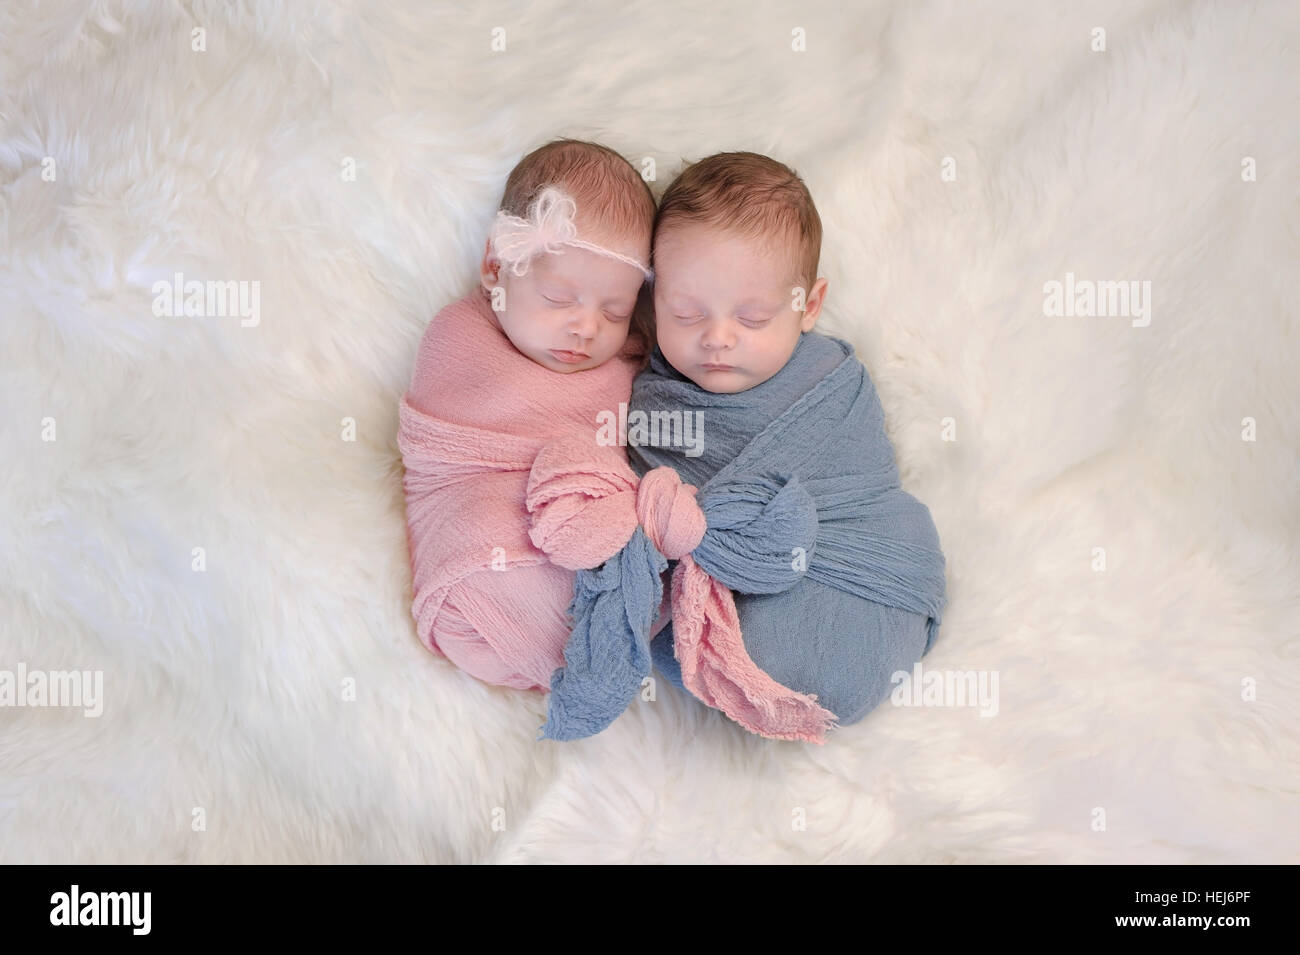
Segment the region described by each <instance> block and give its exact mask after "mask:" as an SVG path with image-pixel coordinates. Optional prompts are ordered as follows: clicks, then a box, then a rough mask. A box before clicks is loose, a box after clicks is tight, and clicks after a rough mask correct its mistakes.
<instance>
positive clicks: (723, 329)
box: [700, 320, 735, 350]
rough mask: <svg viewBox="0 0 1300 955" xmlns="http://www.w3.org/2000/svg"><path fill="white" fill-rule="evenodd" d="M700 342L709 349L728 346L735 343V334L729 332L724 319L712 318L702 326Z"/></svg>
mask: <svg viewBox="0 0 1300 955" xmlns="http://www.w3.org/2000/svg"><path fill="white" fill-rule="evenodd" d="M700 343H701V344H702V345H703V346H704V347H705V348H708V349H710V350H714V349H718V348H730V347H731V346H732V345H733V344H735V335H734V334H733V333H732V332H731V329H730V326H729V325H728V324H727V322H726V321H723V320H714V321H711V322H709V323H708V324H707V325H706V326H705V327H704V334H703V337H701V339H700Z"/></svg>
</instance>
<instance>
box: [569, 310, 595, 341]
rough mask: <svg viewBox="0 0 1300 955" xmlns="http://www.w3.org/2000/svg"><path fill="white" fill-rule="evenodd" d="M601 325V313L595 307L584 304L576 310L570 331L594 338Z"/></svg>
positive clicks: (581, 336) (579, 335) (570, 323)
mask: <svg viewBox="0 0 1300 955" xmlns="http://www.w3.org/2000/svg"><path fill="white" fill-rule="evenodd" d="M599 327H600V314H599V313H598V312H597V310H596V309H595V308H592V307H588V306H582V307H579V308H577V309H575V310H574V314H573V318H572V320H571V321H570V322H569V331H571V332H572V333H573V334H575V335H577V336H578V337H580V338H594V337H595V335H596V329H597V328H599Z"/></svg>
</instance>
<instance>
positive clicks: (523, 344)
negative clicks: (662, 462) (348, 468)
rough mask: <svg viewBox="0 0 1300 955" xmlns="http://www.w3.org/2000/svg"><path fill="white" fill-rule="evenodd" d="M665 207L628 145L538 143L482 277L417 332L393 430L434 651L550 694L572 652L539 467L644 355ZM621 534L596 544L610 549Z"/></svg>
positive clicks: (421, 610) (415, 611)
mask: <svg viewBox="0 0 1300 955" xmlns="http://www.w3.org/2000/svg"><path fill="white" fill-rule="evenodd" d="M654 214H655V203H654V197H653V196H652V194H651V193H650V190H649V188H648V187H647V186H646V184H645V182H644V181H643V180H642V179H641V177H640V175H639V174H638V173H637V172H636V170H635V169H634V168H633V167H632V166H631V165H630V164H629V163H628V162H627V161H626V160H625V159H623V157H621V156H619V155H618V154H617V153H615V152H613V151H611V150H609V149H607V148H605V147H603V146H599V145H597V144H594V143H584V142H577V141H573V140H560V141H557V142H553V143H550V144H548V145H546V146H543V147H541V148H540V149H537V150H535V151H534V152H532V153H530V154H529V155H527V156H525V157H524V158H523V159H522V160H521V161H520V162H519V164H518V165H517V166H516V167H515V168H514V170H513V171H512V172H511V174H510V177H509V179H508V180H507V183H506V188H505V195H504V197H503V199H502V202H501V210H500V212H499V213H498V216H497V221H496V224H495V226H494V228H493V232H492V235H491V237H489V239H488V241H487V245H486V248H485V251H484V255H483V259H482V263H481V267H480V276H479V279H480V284H479V287H477V288H476V289H475V290H474V292H472V293H471V294H470V295H468V296H466V297H465V298H463V299H461V300H460V301H458V302H456V303H454V304H452V305H449V306H447V307H446V308H444V309H443V310H442V311H440V312H439V313H438V314H437V315H436V316H434V318H433V320H432V321H431V322H430V323H429V326H428V329H427V330H426V332H425V335H424V338H423V340H422V342H421V344H420V350H419V356H418V358H417V359H416V365H415V373H414V376H413V378H412V381H411V387H410V389H409V391H408V392H407V394H406V396H405V397H404V398H403V400H402V405H401V429H400V431H399V434H398V445H399V447H400V448H401V451H402V458H403V463H404V465H405V468H406V475H405V478H404V488H405V491H406V505H407V525H408V542H409V547H410V557H411V567H412V578H413V603H412V615H413V616H414V618H415V621H416V629H417V632H418V633H419V636H420V639H421V640H422V641H423V643H424V644H425V646H426V647H427V648H428V649H430V650H432V651H434V652H436V653H441V654H443V655H445V656H446V657H447V658H448V659H449V660H451V661H452V662H453V663H455V664H456V665H457V666H458V667H460V668H461V669H463V670H465V671H466V672H468V673H470V674H472V675H473V676H475V677H477V678H478V679H480V680H482V681H484V682H486V683H491V684H497V685H501V686H509V687H516V688H519V689H539V690H544V691H545V690H549V689H550V680H551V675H552V673H553V672H554V671H555V669H556V668H557V667H561V666H563V665H564V648H565V643H566V641H567V640H568V638H569V633H570V623H569V620H568V619H567V609H568V606H569V603H570V601H571V600H572V599H573V585H574V571H573V570H569V569H566V568H564V567H561V566H559V565H557V564H555V563H552V562H551V561H550V560H549V559H548V558H547V556H546V555H545V554H544V553H542V552H541V551H540V550H538V549H537V547H535V546H534V544H533V542H532V539H531V537H530V534H529V530H530V515H529V512H528V509H527V507H526V505H525V496H526V493H527V487H528V481H529V475H530V472H531V469H532V467H533V464H534V463H535V461H536V460H537V457H538V454H539V452H541V451H542V450H543V448H545V447H547V446H548V445H550V444H552V443H554V442H556V441H563V440H566V439H577V440H580V441H586V442H590V443H591V444H593V445H594V444H595V441H596V438H595V433H596V422H597V420H598V415H599V414H600V413H601V412H608V411H611V410H613V409H617V408H618V407H619V403H620V402H626V401H627V400H628V398H629V396H630V394H631V387H632V379H633V377H634V376H635V375H636V373H637V372H638V371H639V370H640V369H641V368H642V367H644V364H645V359H646V358H647V357H648V348H649V346H648V344H647V342H648V341H649V336H648V334H646V332H645V331H644V330H643V329H641V328H640V327H634V326H638V324H639V322H641V321H642V320H643V316H646V313H645V312H643V311H642V309H640V308H638V307H637V303H638V296H639V294H640V292H641V290H642V287H643V285H644V283H645V282H646V281H647V280H648V279H649V278H650V277H651V272H650V269H649V267H648V265H647V263H648V262H649V256H650V236H651V228H652V225H653V221H654ZM646 317H648V316H646ZM620 451H621V449H620ZM591 533H592V535H593V538H599V537H601V536H602V535H603V534H604V533H605V532H604V530H603V529H596V530H593V531H592V532H591ZM626 533H627V530H626V529H625V528H618V527H611V529H610V531H609V534H610V535H612V536H611V539H610V540H609V541H603V540H596V539H593V540H592V541H591V543H592V545H593V546H594V547H596V548H597V549H598V550H600V549H602V548H603V549H605V550H608V551H610V552H611V553H612V552H613V551H614V550H617V548H618V547H619V546H621V544H622V542H623V541H622V540H621V539H619V535H620V534H622V535H623V536H624V537H625V536H626ZM664 619H666V618H665V617H661V620H660V621H659V622H658V626H662V625H663V621H664Z"/></svg>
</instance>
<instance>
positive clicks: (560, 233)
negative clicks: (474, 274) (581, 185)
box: [492, 186, 654, 281]
mask: <svg viewBox="0 0 1300 955" xmlns="http://www.w3.org/2000/svg"><path fill="white" fill-rule="evenodd" d="M577 212H578V204H577V203H576V202H574V201H573V199H572V198H571V197H570V196H569V195H568V194H567V193H565V192H564V190H562V189H560V188H559V187H558V186H547V187H546V188H545V189H543V190H542V191H541V193H540V194H539V195H538V196H537V198H536V199H534V200H533V203H532V205H531V206H529V208H528V218H527V219H521V218H519V217H518V216H512V215H510V213H508V212H506V211H505V210H504V209H502V210H501V211H499V212H498V213H497V218H496V222H495V223H494V224H493V226H492V250H493V252H494V253H495V254H496V257H497V258H498V259H500V260H501V262H502V264H504V265H508V266H509V267H510V271H511V272H513V273H514V274H515V275H525V274H527V272H528V263H529V262H530V261H532V258H533V256H535V255H540V254H542V253H543V252H555V253H559V252H563V251H564V250H563V249H562V248H561V246H565V245H573V246H577V247H578V248H580V249H586V250H587V251H588V252H595V253H596V254H597V255H603V256H606V257H607V258H611V259H617V260H618V261H620V262H626V263H627V264H628V265H630V266H632V267H634V268H637V269H640V270H641V274H642V275H644V276H645V277H646V281H649V280H650V279H652V278H654V272H653V270H651V269H650V268H648V267H647V266H646V265H644V264H643V263H641V262H639V261H637V260H636V259H634V258H632V257H631V256H627V255H623V254H622V253H621V252H615V251H614V250H613V249H607V248H605V247H604V246H599V245H596V244H595V243H593V242H585V241H583V240H582V239H579V238H578V227H577V226H576V225H574V223H573V217H574V216H575V215H576V214H577Z"/></svg>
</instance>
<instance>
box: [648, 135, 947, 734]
mask: <svg viewBox="0 0 1300 955" xmlns="http://www.w3.org/2000/svg"><path fill="white" fill-rule="evenodd" d="M820 251H821V221H820V218H819V216H818V214H817V210H816V207H815V206H814V204H813V201H812V197H811V195H810V194H809V192H808V190H807V187H806V186H805V185H804V183H803V181H802V180H801V179H800V178H799V176H798V175H797V174H796V173H795V172H794V171H793V170H791V169H789V168H788V167H786V166H785V165H783V164H781V163H779V162H776V161H775V160H772V159H770V158H768V157H765V156H760V155H757V154H754V153H743V152H739V153H721V154H718V155H715V156H711V157H709V158H707V159H704V160H701V161H700V162H697V163H694V164H692V165H690V166H688V167H687V168H686V170H685V171H684V172H683V173H682V174H681V175H680V176H679V177H678V178H677V179H676V180H675V181H674V182H673V183H672V185H671V186H669V188H668V190H667V191H666V193H665V194H664V197H663V200H662V202H661V204H660V208H659V211H658V215H657V218H656V220H655V233H654V266H655V273H656V275H655V285H654V308H655V333H656V337H657V347H656V348H655V350H654V352H653V356H652V358H651V362H650V367H649V368H648V369H646V370H645V371H644V372H642V374H641V375H640V376H639V377H638V378H637V379H636V382H635V383H634V385H633V392H632V398H631V401H630V403H629V405H628V417H629V420H632V419H633V418H635V417H637V414H636V413H637V412H638V411H639V412H641V413H642V415H641V418H642V420H645V418H646V416H649V415H651V414H653V413H655V412H659V413H661V414H663V413H664V412H667V413H668V414H667V415H666V416H664V417H661V418H660V420H661V421H663V422H668V421H669V420H670V419H671V420H672V421H673V424H674V425H678V427H677V430H673V429H672V428H669V427H664V428H661V429H657V430H656V431H655V433H652V434H651V435H650V436H649V438H648V439H647V438H646V437H645V436H644V434H643V435H642V437H641V439H640V441H639V443H638V442H637V441H635V440H634V439H635V436H634V435H633V434H631V433H629V436H628V449H627V450H628V456H629V459H630V461H631V463H632V467H633V468H634V469H635V470H636V471H637V473H638V474H640V475H644V474H645V473H646V472H647V471H649V470H651V469H652V468H655V467H659V466H661V465H668V466H671V467H673V468H674V469H676V470H677V472H678V473H679V474H680V475H681V478H682V480H683V481H686V482H688V483H690V484H693V485H695V486H696V487H698V488H700V489H701V491H700V494H701V496H704V495H705V494H706V492H707V491H709V490H710V487H706V485H709V482H710V481H711V480H713V479H714V478H715V477H716V478H718V479H719V481H723V480H725V481H733V482H734V481H735V480H740V481H741V482H742V484H743V482H747V481H752V480H753V479H754V476H755V475H757V476H759V477H760V478H762V479H763V480H767V478H770V479H771V481H772V482H773V485H774V486H775V485H776V484H780V485H786V484H790V483H797V484H800V485H801V486H802V488H803V489H805V490H806V492H807V494H809V495H811V497H812V502H814V503H815V510H814V508H813V507H812V504H811V503H810V504H809V505H808V506H807V507H806V508H805V510H806V511H807V513H809V514H810V515H811V514H814V513H815V515H816V516H815V522H816V523H815V525H814V526H813V528H812V530H811V532H810V535H809V540H810V542H811V541H812V540H813V539H814V538H815V544H814V546H813V547H811V548H808V549H807V550H806V552H803V553H800V551H805V549H804V548H795V549H794V550H795V551H796V552H795V553H793V554H791V555H789V560H790V561H791V562H792V566H795V567H796V569H797V570H799V571H801V572H803V571H804V570H805V568H806V572H804V573H803V574H802V576H801V577H798V578H797V582H795V583H793V585H792V586H791V585H790V584H789V579H788V578H789V575H788V574H787V575H786V576H787V579H786V580H785V581H784V582H782V583H779V584H773V585H772V586H770V587H763V586H759V585H756V586H755V588H754V590H755V591H756V592H752V593H746V592H744V590H743V588H742V587H741V586H739V585H737V584H734V583H729V584H728V585H729V586H731V587H732V588H733V591H734V593H735V603H736V608H737V612H738V615H739V619H740V625H741V633H742V636H743V640H744V645H745V650H746V652H748V654H749V656H750V657H751V659H752V660H753V661H754V663H755V664H757V665H758V667H760V668H761V669H762V670H763V671H765V672H766V673H767V674H768V675H769V676H771V677H772V678H773V679H774V680H776V681H777V682H778V683H781V684H783V685H785V686H787V687H789V688H790V689H793V690H795V691H798V692H800V693H808V694H816V698H817V702H818V703H820V704H821V705H822V706H823V707H825V708H827V709H829V710H830V711H831V712H832V713H834V714H835V717H836V718H837V720H838V722H839V725H841V726H843V725H847V724H850V723H854V722H857V721H858V720H860V719H862V717H863V716H865V715H866V714H867V713H868V712H870V711H871V710H872V709H873V708H874V707H876V706H877V705H878V704H879V703H880V702H881V701H882V700H883V699H884V698H885V697H886V696H887V695H888V694H889V692H890V688H891V678H892V676H893V675H894V674H895V673H896V672H898V671H904V672H908V673H910V672H911V670H912V667H913V664H914V663H915V662H916V661H917V660H919V659H921V657H922V656H924V655H925V654H926V653H927V652H928V651H929V649H930V646H931V644H932V643H933V641H934V638H935V635H936V634H937V632H938V626H939V617H940V613H941V611H942V609H943V606H944V603H945V595H944V573H943V570H944V561H943V555H942V552H941V551H940V548H939V540H938V534H937V532H936V531H935V528H934V525H933V522H932V521H931V519H930V514H929V511H928V510H927V509H926V508H925V506H924V505H923V504H921V503H920V502H918V501H916V499H915V498H912V497H911V496H910V495H908V494H906V492H904V491H902V490H901V489H900V488H899V485H898V474H897V469H896V467H895V464H894V459H893V450H892V448H891V447H890V444H889V441H888V439H887V438H886V437H885V434H884V426H883V416H882V413H881V410H880V403H879V400H878V398H877V396H876V394H875V389H874V387H873V386H872V384H871V380H870V378H868V377H867V376H866V373H865V370H864V369H862V366H861V362H860V361H859V360H858V359H857V358H856V356H855V355H854V354H853V349H852V347H851V346H850V345H848V343H846V342H843V341H841V340H840V339H837V338H833V337H830V336H826V335H822V334H820V333H817V332H814V331H813V326H814V324H815V323H816V321H817V318H818V315H819V314H820V312H821V308H822V305H823V302H824V301H825V298H826V287H827V283H826V279H824V278H818V277H817V266H818V259H819V257H820ZM676 412H681V416H680V418H674V417H673V415H674V414H675V413H676ZM679 423H680V424H679ZM837 429H838V430H837ZM665 432H667V433H665ZM738 462H743V466H742V467H740V468H739V469H737V464H738ZM765 471H769V472H770V473H768V474H766V475H764V472H765ZM719 472H726V473H723V474H721V475H720V474H719ZM717 484H718V481H715V483H714V486H716V485H717ZM805 490H800V491H799V492H798V493H800V494H803V493H805ZM812 519H813V518H811V517H810V518H809V520H812ZM780 559H781V560H785V555H780ZM801 561H802V562H803V566H799V564H800V562H801ZM674 564H675V562H674V563H673V564H670V570H671V568H672V566H673V565H674ZM706 569H707V568H706ZM773 576H774V578H775V577H776V576H777V575H773ZM777 587H781V588H783V589H779V590H778V589H777ZM666 603H667V601H666V600H665V604H666ZM657 626H659V627H662V629H661V630H660V631H659V632H658V634H657V636H656V637H655V638H654V640H653V642H652V644H651V653H652V655H653V659H654V664H655V666H657V667H658V668H659V669H660V670H661V671H663V672H664V673H665V674H666V675H667V676H668V677H669V678H670V679H672V680H673V682H674V683H676V684H677V685H678V686H679V687H681V686H682V678H681V671H680V668H679V666H678V664H677V660H676V659H675V656H674V650H673V627H672V623H671V622H668V623H667V624H666V625H665V624H664V617H662V616H661V618H660V621H659V622H658V624H657Z"/></svg>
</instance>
